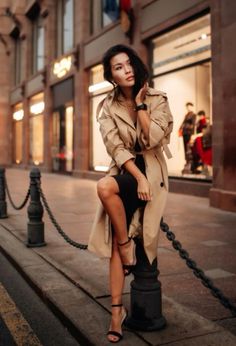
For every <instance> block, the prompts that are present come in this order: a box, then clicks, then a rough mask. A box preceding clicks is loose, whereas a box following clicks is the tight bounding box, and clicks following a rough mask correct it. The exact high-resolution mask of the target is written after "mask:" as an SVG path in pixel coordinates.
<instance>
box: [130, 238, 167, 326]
mask: <svg viewBox="0 0 236 346" xmlns="http://www.w3.org/2000/svg"><path fill="white" fill-rule="evenodd" d="M136 256H137V265H136V267H135V271H134V280H133V281H132V282H131V292H130V293H131V294H130V296H131V302H130V305H131V307H130V316H129V317H128V319H127V320H126V323H125V325H126V326H127V327H129V328H131V329H135V330H143V331H154V330H159V329H162V328H164V327H165V326H166V319H165V317H163V316H162V299H161V283H160V281H158V275H159V271H158V269H157V259H155V260H154V261H153V263H152V265H150V263H149V261H148V258H147V256H146V254H145V251H144V248H143V244H142V241H141V240H137V242H136Z"/></svg>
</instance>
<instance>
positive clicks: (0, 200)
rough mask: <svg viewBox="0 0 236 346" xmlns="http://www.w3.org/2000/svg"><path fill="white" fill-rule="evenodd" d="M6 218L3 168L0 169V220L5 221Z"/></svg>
mask: <svg viewBox="0 0 236 346" xmlns="http://www.w3.org/2000/svg"><path fill="white" fill-rule="evenodd" d="M7 217H8V215H7V202H6V189H5V168H0V219H6V218H7Z"/></svg>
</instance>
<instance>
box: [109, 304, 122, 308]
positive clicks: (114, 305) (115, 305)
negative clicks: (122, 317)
mask: <svg viewBox="0 0 236 346" xmlns="http://www.w3.org/2000/svg"><path fill="white" fill-rule="evenodd" d="M122 305H123V304H111V307H112V308H115V307H118V306H122Z"/></svg>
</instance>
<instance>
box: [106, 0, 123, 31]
mask: <svg viewBox="0 0 236 346" xmlns="http://www.w3.org/2000/svg"><path fill="white" fill-rule="evenodd" d="M119 5H120V1H119V0H102V26H103V27H104V26H106V25H108V24H111V23H112V22H115V21H116V20H117V19H119V16H120V8H119Z"/></svg>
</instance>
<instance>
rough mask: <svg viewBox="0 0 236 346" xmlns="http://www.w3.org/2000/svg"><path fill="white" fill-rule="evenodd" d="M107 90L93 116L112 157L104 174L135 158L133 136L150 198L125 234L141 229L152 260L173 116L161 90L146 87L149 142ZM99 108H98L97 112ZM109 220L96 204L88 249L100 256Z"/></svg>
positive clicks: (107, 252) (106, 246)
mask: <svg viewBox="0 0 236 346" xmlns="http://www.w3.org/2000/svg"><path fill="white" fill-rule="evenodd" d="M113 97H114V92H111V93H110V94H108V95H107V97H106V98H105V99H104V101H103V102H102V104H100V107H99V110H98V114H97V118H98V122H99V124H100V131H101V134H102V137H103V141H104V143H105V146H106V149H107V152H108V154H109V155H110V156H111V157H112V162H111V164H110V167H109V171H108V175H115V174H120V173H121V174H122V165H123V164H124V163H125V162H126V161H127V160H129V159H134V158H135V152H133V148H134V144H135V142H136V138H138V141H139V144H140V146H141V148H142V151H143V157H144V161H145V165H146V176H147V179H148V181H149V183H150V185H151V191H152V194H153V196H152V200H151V201H148V202H147V204H146V206H145V208H144V209H141V208H140V209H138V210H137V211H136V212H135V213H134V216H133V219H132V221H131V225H130V228H129V235H130V236H135V235H138V234H140V232H142V236H143V241H144V249H145V252H146V254H147V257H148V259H149V261H150V263H152V261H153V260H154V259H155V257H156V255H157V242H158V233H159V229H160V220H161V217H162V215H163V211H164V207H165V204H166V198H167V191H168V173H167V166H166V162H165V158H164V155H163V150H164V151H165V153H166V154H167V156H168V157H170V156H171V154H170V152H169V150H168V147H167V144H168V143H169V139H170V133H171V131H172V128H173V118H172V115H171V112H170V109H169V105H168V101H167V96H166V94H165V93H164V92H161V91H157V90H154V89H152V88H148V90H147V93H146V98H145V103H146V104H147V106H148V113H149V115H150V118H151V124H150V131H149V142H147V140H146V139H145V137H144V135H143V132H142V130H141V127H140V124H139V122H137V128H135V126H134V124H133V121H132V119H131V118H130V116H129V113H128V111H127V110H126V108H125V107H123V106H122V105H121V104H118V103H117V102H114V100H113ZM100 109H102V111H101V112H100ZM110 226H111V225H110V221H109V218H108V216H107V214H106V213H105V211H104V209H103V207H102V204H101V203H100V205H99V207H98V210H97V213H96V216H95V220H94V223H93V227H92V231H91V234H90V237H89V244H88V249H89V250H90V251H92V252H95V253H96V254H97V255H99V256H102V257H111V249H112V236H111V227H110Z"/></svg>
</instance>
